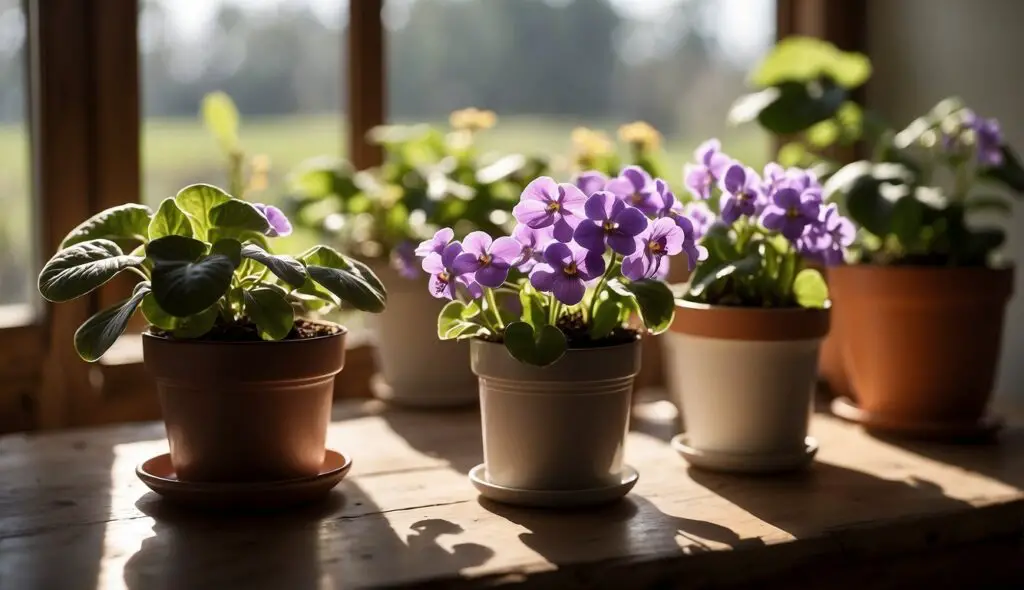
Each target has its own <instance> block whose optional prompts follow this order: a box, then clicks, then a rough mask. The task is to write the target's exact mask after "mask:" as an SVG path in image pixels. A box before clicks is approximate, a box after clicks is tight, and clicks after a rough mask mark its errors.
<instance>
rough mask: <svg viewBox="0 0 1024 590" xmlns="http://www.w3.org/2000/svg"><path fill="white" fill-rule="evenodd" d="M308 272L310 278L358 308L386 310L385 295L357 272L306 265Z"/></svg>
mask: <svg viewBox="0 0 1024 590" xmlns="http://www.w3.org/2000/svg"><path fill="white" fill-rule="evenodd" d="M306 272H307V273H308V274H309V278H310V279H312V280H313V281H315V282H316V283H318V284H319V285H320V286H322V287H323V288H325V289H327V290H328V291H330V292H331V293H333V294H335V295H337V296H338V298H340V299H341V300H342V301H344V302H346V303H349V304H351V305H352V306H353V307H355V308H356V309H358V310H360V311H368V312H371V313H380V312H382V311H384V307H385V301H384V296H383V295H382V294H381V293H380V292H378V291H377V290H376V289H374V288H373V287H372V286H370V284H369V283H367V282H366V280H365V279H364V278H363V277H362V276H361V275H359V274H357V273H356V272H354V271H350V270H343V269H340V268H328V267H326V266H315V265H308V266H306Z"/></svg>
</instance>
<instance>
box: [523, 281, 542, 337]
mask: <svg viewBox="0 0 1024 590" xmlns="http://www.w3.org/2000/svg"><path fill="white" fill-rule="evenodd" d="M546 299H547V298H546V297H545V295H544V294H542V293H540V292H538V291H537V290H536V289H534V288H533V285H531V284H530V281H528V280H527V281H524V282H523V286H522V288H521V289H520V290H519V303H520V304H521V305H522V306H523V321H524V322H526V323H527V324H530V325H531V326H533V327H534V328H535V329H536V328H539V327H541V326H543V325H545V324H547V323H548V309H547V305H546Z"/></svg>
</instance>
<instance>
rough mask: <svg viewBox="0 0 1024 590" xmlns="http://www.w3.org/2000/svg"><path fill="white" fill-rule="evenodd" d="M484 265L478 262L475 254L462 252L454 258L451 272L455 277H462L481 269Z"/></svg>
mask: <svg viewBox="0 0 1024 590" xmlns="http://www.w3.org/2000/svg"><path fill="white" fill-rule="evenodd" d="M483 266H484V263H483V262H481V261H480V258H478V257H477V255H476V254H473V253H471V252H463V253H462V254H459V255H458V257H456V258H455V262H454V263H452V265H451V267H450V268H451V270H452V271H454V273H455V274H457V275H464V274H468V273H471V272H476V271H478V270H480V269H481V268H483Z"/></svg>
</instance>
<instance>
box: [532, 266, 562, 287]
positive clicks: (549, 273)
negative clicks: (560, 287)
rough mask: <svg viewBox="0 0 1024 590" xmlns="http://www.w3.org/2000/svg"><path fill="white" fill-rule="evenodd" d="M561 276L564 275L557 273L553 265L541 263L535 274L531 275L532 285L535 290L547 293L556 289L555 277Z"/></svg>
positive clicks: (535, 269) (535, 268)
mask: <svg viewBox="0 0 1024 590" xmlns="http://www.w3.org/2000/svg"><path fill="white" fill-rule="evenodd" d="M560 274H562V273H561V272H559V271H555V269H554V268H552V267H551V265H548V264H544V263H541V264H538V265H537V266H535V267H534V268H533V272H532V273H530V284H531V285H533V288H534V289H536V290H538V291H543V292H545V293H547V292H550V291H551V289H552V288H553V287H554V285H555V277H556V276H557V275H560Z"/></svg>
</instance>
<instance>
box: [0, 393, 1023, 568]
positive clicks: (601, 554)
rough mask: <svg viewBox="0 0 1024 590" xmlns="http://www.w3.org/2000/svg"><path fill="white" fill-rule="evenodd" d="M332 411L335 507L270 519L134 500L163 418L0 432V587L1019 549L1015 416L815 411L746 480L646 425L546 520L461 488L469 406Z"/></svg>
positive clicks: (866, 560)
mask: <svg viewBox="0 0 1024 590" xmlns="http://www.w3.org/2000/svg"><path fill="white" fill-rule="evenodd" d="M638 414H640V415H653V414H652V413H648V412H644V411H639V412H638ZM335 420H336V421H335V422H334V423H333V424H332V426H331V431H330V445H331V446H332V447H335V448H339V449H343V450H348V451H351V452H353V453H355V465H354V467H353V472H352V474H351V475H350V477H349V478H348V479H347V480H346V481H345V482H344V483H343V484H342V486H341V487H340V488H339V492H337V493H336V494H335V496H334V499H333V502H332V503H330V504H329V505H327V506H325V507H322V508H317V509H312V510H309V511H306V510H303V511H299V512H297V513H290V514H283V515H277V516H273V515H269V516H264V517H230V516H225V515H219V516H214V515H210V514H205V515H204V514H196V513H187V512H183V511H181V510H175V509H173V508H172V507H169V506H166V505H164V504H163V503H162V502H160V501H159V500H158V499H157V498H156V496H155V495H153V494H150V493H147V491H146V489H145V488H144V487H143V486H142V484H141V483H140V482H138V481H137V480H136V479H135V477H134V474H133V473H132V468H133V466H134V465H135V464H136V463H137V462H138V461H140V460H142V459H144V458H146V457H148V456H150V455H152V454H155V453H157V452H161V451H163V450H165V449H166V443H165V442H164V440H163V437H162V427H161V425H159V424H146V425H138V426H121V427H118V428H107V429H87V430H80V431H72V432H65V433H60V434H53V435H22V436H8V437H3V438H0V472H3V473H4V474H5V478H4V482H3V483H0V579H3V580H5V581H8V582H11V583H14V585H13V586H12V587H26V588H30V587H47V584H48V583H55V582H56V581H58V580H60V579H64V580H67V579H74V580H76V581H79V582H80V584H79V585H78V586H77V587H81V588H99V587H120V586H121V585H122V584H126V585H127V586H128V587H129V588H149V587H174V588H178V587H188V588H207V587H209V588H219V587H245V588H264V587H266V588H278V587H289V588H293V587H294V588H348V587H372V586H388V585H417V586H418V585H424V584H427V585H430V584H433V585H444V587H453V588H457V587H467V588H468V587H490V586H493V585H498V584H503V583H527V585H528V586H529V587H537V588H576V587H608V588H625V587H629V588H655V587H657V588H669V587H685V586H686V585H687V584H693V585H701V586H704V585H708V584H711V583H714V584H718V585H721V584H739V583H747V582H752V581H765V580H766V581H769V582H772V585H771V586H769V587H781V586H777V584H779V583H781V581H783V580H789V581H790V582H793V581H801V580H803V581H806V580H808V579H812V578H814V576H819V577H820V576H822V575H825V574H823V572H826V573H827V572H831V573H832V574H833V575H839V573H840V572H849V573H850V576H851V577H850V578H849V580H853V579H861V580H866V579H870V578H865V577H864V576H863V573H864V572H873V573H874V574H875V575H879V576H883V575H885V574H888V573H891V572H897V573H900V574H901V576H903V577H901V578H891V579H890V578H885V581H886V582H887V583H890V586H889V587H899V586H897V585H895V584H896V581H897V580H899V581H904V582H905V581H906V580H907V579H911V578H908V577H907V576H911V575H920V574H922V570H921V568H920V567H917V568H915V567H911V566H908V565H906V564H918V565H920V564H921V563H928V560H929V557H931V558H932V559H934V556H935V555H936V554H942V555H947V554H948V555H949V559H948V564H947V565H949V564H953V563H961V564H962V563H965V561H964V560H967V559H973V557H971V556H974V555H985V556H988V558H989V559H990V560H994V561H993V562H992V563H990V564H988V565H987V566H986V570H985V572H986V573H987V574H991V575H992V576H996V575H997V574H1000V575H1002V574H1007V572H1010V573H1011V574H1012V573H1013V572H1014V570H1013V568H1014V567H1017V570H1016V571H1017V572H1019V571H1020V568H1019V566H1020V564H1021V563H1024V562H1021V561H1019V560H1015V559H1013V558H1014V557H1015V556H1019V555H1021V553H1020V551H1019V546H1018V545H1017V544H1015V542H1016V541H1019V535H1020V533H1021V532H1022V529H1024V491H1022V489H1024V453H1022V452H1021V451H1022V450H1024V430H1011V431H1009V432H1007V433H1006V435H1005V436H1004V437H1003V441H1002V444H1001V445H998V446H972V447H936V446H928V445H920V444H897V443H895V442H892V441H884V440H879V439H876V438H872V437H868V436H866V435H864V434H863V433H862V432H860V431H859V430H858V429H857V428H855V427H853V426H851V425H848V424H845V423H842V422H839V421H837V420H835V419H833V418H830V417H828V416H822V415H819V416H816V417H815V418H814V422H813V427H812V433H813V434H814V435H816V436H817V437H818V438H819V440H820V441H821V447H822V450H821V454H820V458H819V461H818V462H817V463H816V464H815V466H814V467H813V468H812V469H811V470H809V471H808V472H807V473H804V474H798V475H793V476H788V477H778V478H742V477H730V476H724V475H714V474H708V473H701V472H699V471H695V470H691V469H689V468H688V467H687V465H686V463H685V462H684V461H683V460H682V459H680V458H679V457H678V456H676V455H675V453H674V452H673V451H672V450H671V449H670V448H669V447H668V445H667V444H666V443H665V441H664V437H660V436H654V435H651V434H647V432H655V431H656V429H651V428H647V427H644V428H642V429H638V430H635V431H634V432H632V433H631V435H630V438H629V441H628V445H627V451H626V456H627V461H628V462H630V463H631V464H633V465H635V466H636V467H637V468H638V469H639V470H640V472H641V474H642V475H641V479H640V482H639V484H638V485H637V487H636V489H635V490H634V493H633V494H631V495H630V496H629V498H628V500H627V501H625V502H622V503H619V504H617V505H614V506H611V507H607V508H603V509H599V510H596V511H588V512H576V513H571V512H570V513H555V512H551V511H537V510H523V509H514V508H509V507H502V506H499V505H495V504H493V503H489V502H486V501H483V500H479V499H478V498H477V495H476V493H475V491H474V490H473V489H472V487H471V486H470V485H469V483H468V482H467V481H466V478H465V472H466V471H467V470H468V469H469V468H470V467H471V466H472V465H474V464H475V463H477V462H479V461H480V456H481V451H480V443H479V416H478V415H477V414H476V412H472V411H467V412H455V413H440V412H428V413H414V412H402V411H396V410H391V409H388V408H387V407H386V406H384V405H383V404H380V403H379V402H372V401H370V402H346V403H343V404H339V405H338V406H337V408H336V414H335ZM638 427H639V425H638ZM641 430H642V431H641ZM979 543H985V545H984V546H983V547H984V549H978V548H977V547H978V545H977V544H979ZM937 552H938V553H937ZM97 555H99V556H101V558H97V557H96V556H97ZM97 560H98V566H97ZM958 560H959V561H958ZM53 563H61V564H62V567H61V568H60V569H59V572H58V571H55V570H54V568H52V567H48V566H52V564H53ZM967 563H970V562H967ZM934 569H935V568H932V570H934ZM929 571H931V570H929ZM940 571H941V570H940ZM858 572H860V573H861V574H860V575H861V577H860V578H857V577H856V575H858ZM932 573H933V579H938V580H941V579H943V578H935V577H934V572H932ZM954 573H955V570H954ZM58 575H59V576H63V577H62V578H57V577H56V576H58ZM1007 575H1010V574H1007ZM793 576H796V577H793ZM840 579H841V580H846V581H849V580H847V578H845V577H841V578H840ZM914 579H916V578H914ZM992 579H998V578H995V577H993V578H992ZM828 580H829V579H828V578H827V577H825V578H822V583H823V584H825V585H828ZM15 582H16V583H15ZM684 582H685V584H684ZM843 587H852V586H848V585H844V586H843Z"/></svg>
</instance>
